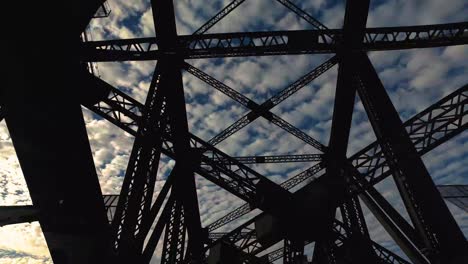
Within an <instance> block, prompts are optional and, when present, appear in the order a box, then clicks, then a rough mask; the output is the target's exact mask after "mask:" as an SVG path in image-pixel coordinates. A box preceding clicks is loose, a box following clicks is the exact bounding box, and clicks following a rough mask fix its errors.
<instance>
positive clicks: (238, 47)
mask: <svg viewBox="0 0 468 264" xmlns="http://www.w3.org/2000/svg"><path fill="white" fill-rule="evenodd" d="M467 32H468V22H460V23H451V24H437V25H426V26H411V27H384V28H367V29H366V30H365V34H364V40H363V43H362V49H363V50H365V51H379V50H398V49H414V48H429V47H442V46H452V45H462V44H467V43H468V33H467ZM327 36H332V37H333V38H331V37H327ZM342 37H343V31H342V30H341V29H330V30H299V31H271V32H243V33H218V34H203V35H185V36H179V37H178V43H179V45H178V46H177V49H176V48H175V47H174V48H170V49H166V50H164V49H160V48H158V46H157V40H156V38H140V39H119V40H104V41H91V42H86V43H83V44H82V52H81V59H82V60H84V61H127V60H136V61H138V60H158V59H161V58H162V57H164V56H168V55H172V54H174V53H175V52H177V53H178V54H179V55H180V56H183V57H184V58H186V59H195V58H216V57H237V56H266V55H293V54H316V53H336V52H337V48H338V42H335V40H334V39H337V40H340V39H342Z"/></svg>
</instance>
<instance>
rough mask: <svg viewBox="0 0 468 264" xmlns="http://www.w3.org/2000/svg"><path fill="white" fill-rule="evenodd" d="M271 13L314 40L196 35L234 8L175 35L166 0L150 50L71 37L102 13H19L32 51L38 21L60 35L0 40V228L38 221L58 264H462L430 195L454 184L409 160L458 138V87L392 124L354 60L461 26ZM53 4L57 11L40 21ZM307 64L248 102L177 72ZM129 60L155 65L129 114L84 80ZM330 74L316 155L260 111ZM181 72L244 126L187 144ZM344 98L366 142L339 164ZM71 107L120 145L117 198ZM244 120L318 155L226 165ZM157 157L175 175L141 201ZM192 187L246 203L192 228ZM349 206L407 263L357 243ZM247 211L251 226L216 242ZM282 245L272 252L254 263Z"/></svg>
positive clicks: (376, 89)
mask: <svg viewBox="0 0 468 264" xmlns="http://www.w3.org/2000/svg"><path fill="white" fill-rule="evenodd" d="M277 1H278V2H279V3H281V4H282V5H283V6H284V7H286V8H288V9H289V10H290V11H291V12H294V13H295V14H296V15H298V16H299V17H300V18H301V19H304V20H305V21H307V22H308V23H310V24H311V25H312V26H313V27H314V29H313V30H299V31H271V32H238V33H217V34H205V33H206V32H207V31H208V30H209V29H210V28H211V27H212V26H213V25H215V24H216V23H218V22H219V21H220V20H221V19H223V18H224V17H225V16H227V15H228V14H229V13H230V12H231V11H233V10H234V9H235V8H236V7H238V6H239V5H241V4H242V3H243V2H246V1H245V0H234V1H232V2H231V3H229V4H228V5H227V6H225V7H224V8H223V9H222V10H221V11H219V13H217V14H216V15H215V16H214V17H213V18H212V19H210V20H209V21H207V22H206V23H205V24H203V25H202V26H201V27H200V28H199V29H198V30H196V31H195V32H194V33H193V34H192V35H178V34H177V32H176V19H175V14H174V6H173V1H172V0H151V8H152V11H153V19H154V25H155V31H156V37H151V38H140V39H118V40H104V41H90V40H89V39H88V38H86V34H84V37H81V38H80V35H82V33H83V32H84V31H85V28H86V26H87V25H88V24H89V22H90V20H91V19H93V18H102V19H105V17H106V16H108V15H109V12H110V9H109V6H108V5H107V3H106V2H105V1H104V0H88V1H82V0H72V1H67V3H61V4H56V3H53V4H52V3H50V4H44V3H41V4H39V3H31V4H30V6H28V7H27V8H26V9H27V10H26V13H27V14H26V16H25V17H27V19H29V20H28V21H29V22H30V24H31V29H30V31H31V34H32V35H33V37H34V38H33V39H39V37H41V38H42V39H44V38H43V37H44V36H40V35H39V33H37V32H42V30H41V29H42V28H45V27H46V26H47V25H48V21H47V19H44V17H58V18H59V19H61V21H63V24H64V25H65V26H67V27H68V28H70V30H68V31H66V32H61V33H60V36H61V38H56V36H53V35H46V36H47V37H49V40H50V39H52V40H53V41H54V42H53V45H50V43H49V40H48V41H45V42H34V45H31V44H30V42H31V38H30V37H26V36H24V35H22V34H21V33H18V30H16V28H12V29H8V30H7V33H8V34H10V35H11V36H12V39H13V40H12V41H11V42H7V43H2V45H3V46H2V48H4V50H8V51H9V52H7V53H6V54H5V55H6V60H7V63H9V65H11V66H12V68H13V69H14V70H13V71H8V73H9V74H8V75H9V76H7V85H6V86H5V87H2V90H1V91H0V92H1V96H2V97H1V100H0V104H1V105H0V107H1V108H0V120H1V119H5V121H6V124H7V126H8V129H9V132H10V134H11V138H12V141H13V144H14V147H15V150H16V153H17V156H18V160H19V162H20V165H21V168H22V170H23V173H24V175H25V179H26V183H27V185H28V188H29V191H30V194H31V198H32V201H33V205H31V206H8V207H2V208H0V226H1V225H6V224H15V223H21V222H30V221H39V223H40V225H41V227H42V230H43V231H44V236H45V239H46V242H47V244H48V247H49V249H50V253H51V256H52V259H53V261H54V263H57V264H59V263H150V261H151V259H152V258H153V256H154V254H155V250H156V248H157V246H158V245H160V246H161V248H162V250H161V252H158V253H157V255H158V258H159V259H160V263H208V264H219V263H223V264H225V263H227V264H231V263H232V264H240V263H259V264H264V263H273V262H275V261H276V260H279V259H282V260H283V263H285V264H293V263H307V258H306V253H307V252H304V248H305V246H306V245H308V244H310V243H314V250H313V258H312V262H311V263H316V264H322V263H337V264H341V263H409V261H411V262H412V263H449V264H451V263H453V264H455V263H468V245H467V242H466V239H465V237H464V235H463V233H462V231H461V230H460V227H459V226H458V225H457V223H456V222H455V220H454V218H453V216H452V214H451V213H450V211H449V210H448V208H447V206H446V204H445V203H444V201H443V197H442V196H441V193H442V195H443V196H444V197H446V198H447V199H449V201H451V202H453V203H455V204H456V205H457V206H459V207H460V208H462V209H464V210H466V201H464V200H462V199H466V186H445V187H444V186H440V187H438V188H439V189H438V188H437V187H436V186H435V184H434V182H433V180H432V178H431V176H430V175H429V173H428V171H427V169H426V167H425V165H424V163H423V162H422V160H421V156H422V155H424V154H425V153H427V152H429V151H431V150H432V149H434V148H435V147H437V146H439V145H441V144H443V143H444V142H446V141H448V140H449V139H451V138H452V137H454V136H456V135H458V134H460V133H462V132H463V131H464V130H465V129H466V128H467V126H468V122H467V120H468V118H467V117H466V116H465V114H466V113H467V109H468V107H467V105H468V85H465V86H463V87H461V88H459V89H458V90H456V91H455V92H453V93H452V94H449V95H447V96H446V97H444V98H442V99H441V100H440V101H438V102H436V103H435V104H433V105H432V106H430V107H428V108H427V109H426V110H424V111H422V112H421V113H419V114H417V115H415V116H414V117H413V118H411V119H409V120H408V121H406V122H404V123H403V122H402V121H401V119H400V117H399V115H398V112H397V110H396V109H395V107H394V106H393V104H392V102H391V100H390V98H389V96H388V94H387V92H386V90H385V88H384V87H383V85H382V82H381V81H380V79H379V76H378V75H377V72H376V70H375V69H374V67H373V65H372V63H371V62H370V60H369V58H368V57H367V55H366V52H367V51H385V50H401V49H415V48H429V47H445V46H450V45H464V44H468V22H460V23H451V24H439V25H425V26H411V27H387V28H366V22H367V15H368V10H369V0H360V1H358V0H347V1H346V10H345V19H344V26H343V28H342V29H329V28H327V27H326V26H325V25H323V24H322V23H321V22H320V21H318V20H317V19H315V18H313V17H312V16H311V15H309V14H308V13H306V12H305V11H303V10H302V9H301V8H300V7H298V6H297V5H295V4H294V3H293V2H291V1H290V0H277ZM12 5H13V7H14V8H17V9H18V10H19V9H20V8H21V6H20V4H12ZM57 5H58V6H59V7H60V8H61V10H72V13H71V14H64V12H55V11H54V10H56V8H57ZM21 9H22V10H24V7H22V8H21ZM37 10H41V12H36V11H37ZM5 23H7V22H5ZM317 53H330V54H335V55H334V56H332V57H331V58H330V59H329V60H327V61H326V62H324V63H323V64H321V65H319V66H318V67H316V68H315V69H312V70H311V71H310V72H308V73H307V74H305V75H304V76H302V77H301V78H299V79H298V80H297V81H295V82H293V83H291V84H290V85H289V86H287V87H285V88H284V89H282V90H281V91H280V92H278V93H277V94H275V95H274V96H272V97H271V98H269V99H268V100H266V101H265V102H263V103H261V104H258V103H256V102H255V101H253V100H251V99H249V98H248V97H246V96H245V95H243V94H241V93H239V92H237V91H236V90H235V89H233V88H231V87H229V86H228V85H226V84H224V83H223V82H221V81H219V80H217V79H215V78H213V77H212V76H210V75H209V74H207V73H205V72H203V71H202V70H201V69H198V68H196V67H194V66H193V65H190V64H189V63H187V62H185V61H184V60H185V59H193V58H225V57H238V56H272V55H294V54H317ZM140 60H157V65H156V67H155V70H154V74H153V77H152V81H151V84H150V87H149V91H148V95H147V97H146V101H145V103H144V104H142V103H139V102H138V101H137V100H135V99H134V98H132V97H130V96H129V95H127V94H126V93H124V92H122V91H120V90H118V89H116V88H115V87H112V86H111V85H110V84H108V83H106V82H105V81H103V80H102V79H100V78H99V77H97V76H95V74H94V71H93V69H94V67H93V66H92V64H93V63H95V62H105V61H140ZM47 61H49V62H47ZM337 64H338V78H337V85H336V94H335V103H334V110H333V118H332V125H331V132H330V141H329V142H328V144H324V143H321V142H319V141H318V140H316V139H314V138H313V137H311V136H310V135H308V134H307V133H305V132H303V131H301V130H300V129H298V128H296V127H294V126H293V125H292V124H290V123H288V122H287V121H285V120H284V119H282V118H281V117H280V116H278V115H276V114H274V113H273V112H272V111H271V110H272V109H273V108H274V107H275V106H277V105H278V104H280V103H281V102H283V101H284V100H286V99H287V98H288V97H290V96H291V95H293V94H295V93H296V92H298V91H299V90H300V89H302V88H304V87H305V86H306V85H307V84H309V83H311V82H312V81H313V80H314V79H316V78H317V77H319V76H321V75H322V74H323V73H324V72H326V71H327V70H329V69H331V68H332V67H333V66H334V65H337ZM48 66H50V67H48ZM57 66H58V67H57ZM51 67H54V69H57V72H56V73H55V74H51V73H50V72H49V71H48V69H49V68H51ZM182 71H186V72H188V73H190V74H192V75H193V76H195V77H196V78H198V79H200V80H201V81H203V82H205V83H206V84H208V85H209V86H211V87H212V88H214V89H216V90H218V91H220V92H222V93H223V94H225V95H227V96H228V97H230V98H231V99H232V100H234V101H236V102H237V103H239V104H240V105H242V106H244V107H246V108H247V109H249V112H248V113H247V114H245V115H244V116H243V117H242V118H240V119H239V120H238V121H236V122H234V123H233V124H232V125H230V126H229V127H227V128H225V129H224V130H223V131H222V132H220V133H219V134H218V135H216V136H215V137H213V138H212V139H211V140H209V141H207V142H206V141H204V140H202V139H200V138H199V137H197V136H196V135H194V134H192V133H191V132H190V131H189V128H188V123H187V113H186V109H185V98H184V87H183V83H182ZM38 85H39V86H40V87H44V88H45V87H47V89H35V88H37V86H38ZM63 87H68V89H67V90H66V91H65V90H64V89H63ZM69 91H74V93H75V96H72V97H71V96H70V92H69ZM75 91H76V92H75ZM356 95H358V96H359V97H360V99H361V101H362V103H363V106H364V108H365V111H366V113H367V115H368V117H369V121H370V123H371V125H372V128H373V130H374V133H375V135H376V138H377V141H376V142H373V143H371V144H370V145H368V146H367V147H365V148H363V149H362V150H361V151H359V152H357V153H355V154H354V155H352V156H351V157H347V156H346V153H347V146H348V141H349V134H350V133H349V132H350V128H351V120H352V113H353V108H354V104H355V102H354V100H355V97H356ZM81 105H83V106H85V107H87V108H88V109H90V110H91V111H93V112H94V113H95V114H97V115H98V116H100V117H102V118H104V119H106V120H108V121H110V122H112V123H113V124H114V125H116V126H117V127H119V128H121V129H122V130H124V131H126V132H128V133H129V134H131V135H132V136H134V137H135V141H134V144H133V149H132V151H131V155H130V159H129V162H128V167H127V170H126V173H125V177H124V180H123V185H122V188H121V191H120V194H114V195H104V196H103V195H102V193H101V191H100V188H99V183H98V178H97V174H96V171H95V167H94V164H93V160H92V156H91V150H90V147H89V142H88V139H87V135H86V131H85V124H84V120H83V116H82V113H81V108H80V107H81ZM50 117H57V118H60V120H61V122H56V121H55V120H54V118H50ZM258 118H264V119H266V120H268V121H270V122H271V123H273V124H275V125H276V126H278V127H279V128H281V129H284V130H285V131H286V132H288V133H290V134H292V135H293V136H295V137H297V138H298V139H300V140H302V141H303V142H304V143H305V144H308V145H310V146H312V147H313V148H315V149H316V150H317V151H318V152H320V154H300V155H299V154H297V155H294V154H291V155H267V156H245V157H231V156H229V155H227V154H225V153H224V152H222V151H221V150H220V149H218V148H217V147H216V145H217V144H218V143H220V142H222V141H223V140H226V139H227V138H229V137H230V136H232V135H233V134H235V133H236V132H237V131H239V130H241V129H242V128H243V127H245V126H247V125H248V124H250V123H252V122H253V121H254V120H256V119H258ZM62 120H64V121H63V122H62ZM44 139H46V140H44ZM161 154H164V155H166V156H168V157H170V158H172V159H174V160H175V161H176V165H175V167H174V168H173V169H172V172H171V173H170V175H169V176H168V178H167V180H166V181H165V185H164V186H163V188H162V189H161V190H159V194H158V196H157V197H156V198H155V199H154V200H153V198H154V197H153V196H154V192H155V182H156V180H157V178H158V175H157V174H158V168H159V160H160V157H161ZM290 162H306V163H310V164H311V166H310V168H308V169H307V170H305V171H303V172H301V173H299V174H297V175H295V176H292V177H290V178H289V179H288V180H287V181H285V182H283V183H282V184H280V185H278V184H276V183H274V182H272V181H271V180H270V179H268V177H265V176H264V175H262V174H260V173H258V172H256V171H255V170H253V169H252V168H250V167H248V166H247V164H262V163H290ZM69 168H73V170H72V171H70V169H69ZM64 171H67V172H70V175H67V177H64V175H63V172H64ZM195 173H196V174H198V175H200V176H202V177H204V178H206V179H207V180H209V181H211V182H213V183H214V184H216V185H218V186H219V187H221V188H222V189H224V190H226V191H228V192H230V193H232V194H234V195H235V196H237V197H239V198H240V199H242V200H244V201H245V202H246V203H245V204H244V205H242V206H240V207H238V208H235V209H234V210H232V211H231V212H229V213H228V214H226V215H225V216H223V217H221V218H220V219H218V220H216V221H214V222H212V223H211V224H209V225H207V226H202V224H201V220H200V212H199V208H198V198H197V192H196V186H195V177H194V176H195ZM387 177H393V179H394V181H395V183H396V186H397V191H398V192H399V194H400V195H401V198H402V201H403V203H404V205H405V207H406V210H407V212H408V215H409V218H410V222H408V221H407V220H406V219H405V218H404V217H403V216H402V214H400V213H399V212H398V211H397V210H395V209H394V208H393V207H392V205H390V203H389V202H388V201H387V200H386V199H385V198H384V197H383V196H382V195H381V194H380V193H379V192H378V191H377V190H376V189H375V188H374V185H376V184H377V183H379V182H381V181H382V180H384V179H386V178H387ZM439 191H440V192H439ZM458 192H460V193H462V192H464V193H462V194H463V195H462V194H460V193H458ZM462 196H463V197H462ZM361 203H364V204H365V205H366V206H367V208H369V210H370V211H371V212H372V213H373V214H374V215H375V217H376V218H377V219H378V221H379V222H380V224H381V225H382V226H383V227H384V228H385V230H386V231H387V232H388V233H389V234H390V236H391V237H392V238H393V239H394V241H395V242H396V243H397V245H398V246H399V247H400V248H401V250H402V251H403V253H404V254H405V255H406V258H402V257H400V256H398V255H397V254H395V253H394V252H392V251H390V250H389V249H386V248H385V247H383V246H381V245H379V244H378V243H376V242H375V241H372V239H371V236H370V235H369V231H368V228H367V225H366V221H365V218H364V214H363V211H362V207H361ZM254 209H260V210H261V211H262V212H261V213H260V214H258V215H256V216H255V217H253V218H251V219H249V220H247V221H244V222H239V224H237V227H236V228H234V229H232V230H227V231H223V232H219V231H217V230H218V229H219V228H221V227H223V226H226V225H227V224H228V223H231V224H232V223H233V222H234V221H236V220H237V219H240V218H241V217H243V216H245V215H247V214H248V213H250V212H251V211H253V210H254ZM337 210H339V212H340V215H341V218H340V219H337V218H336V217H337ZM281 241H282V245H283V247H281V248H279V249H276V250H269V249H270V248H271V247H272V246H274V245H276V244H277V243H278V242H281ZM268 250H269V252H268ZM266 252H268V253H266Z"/></svg>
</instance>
